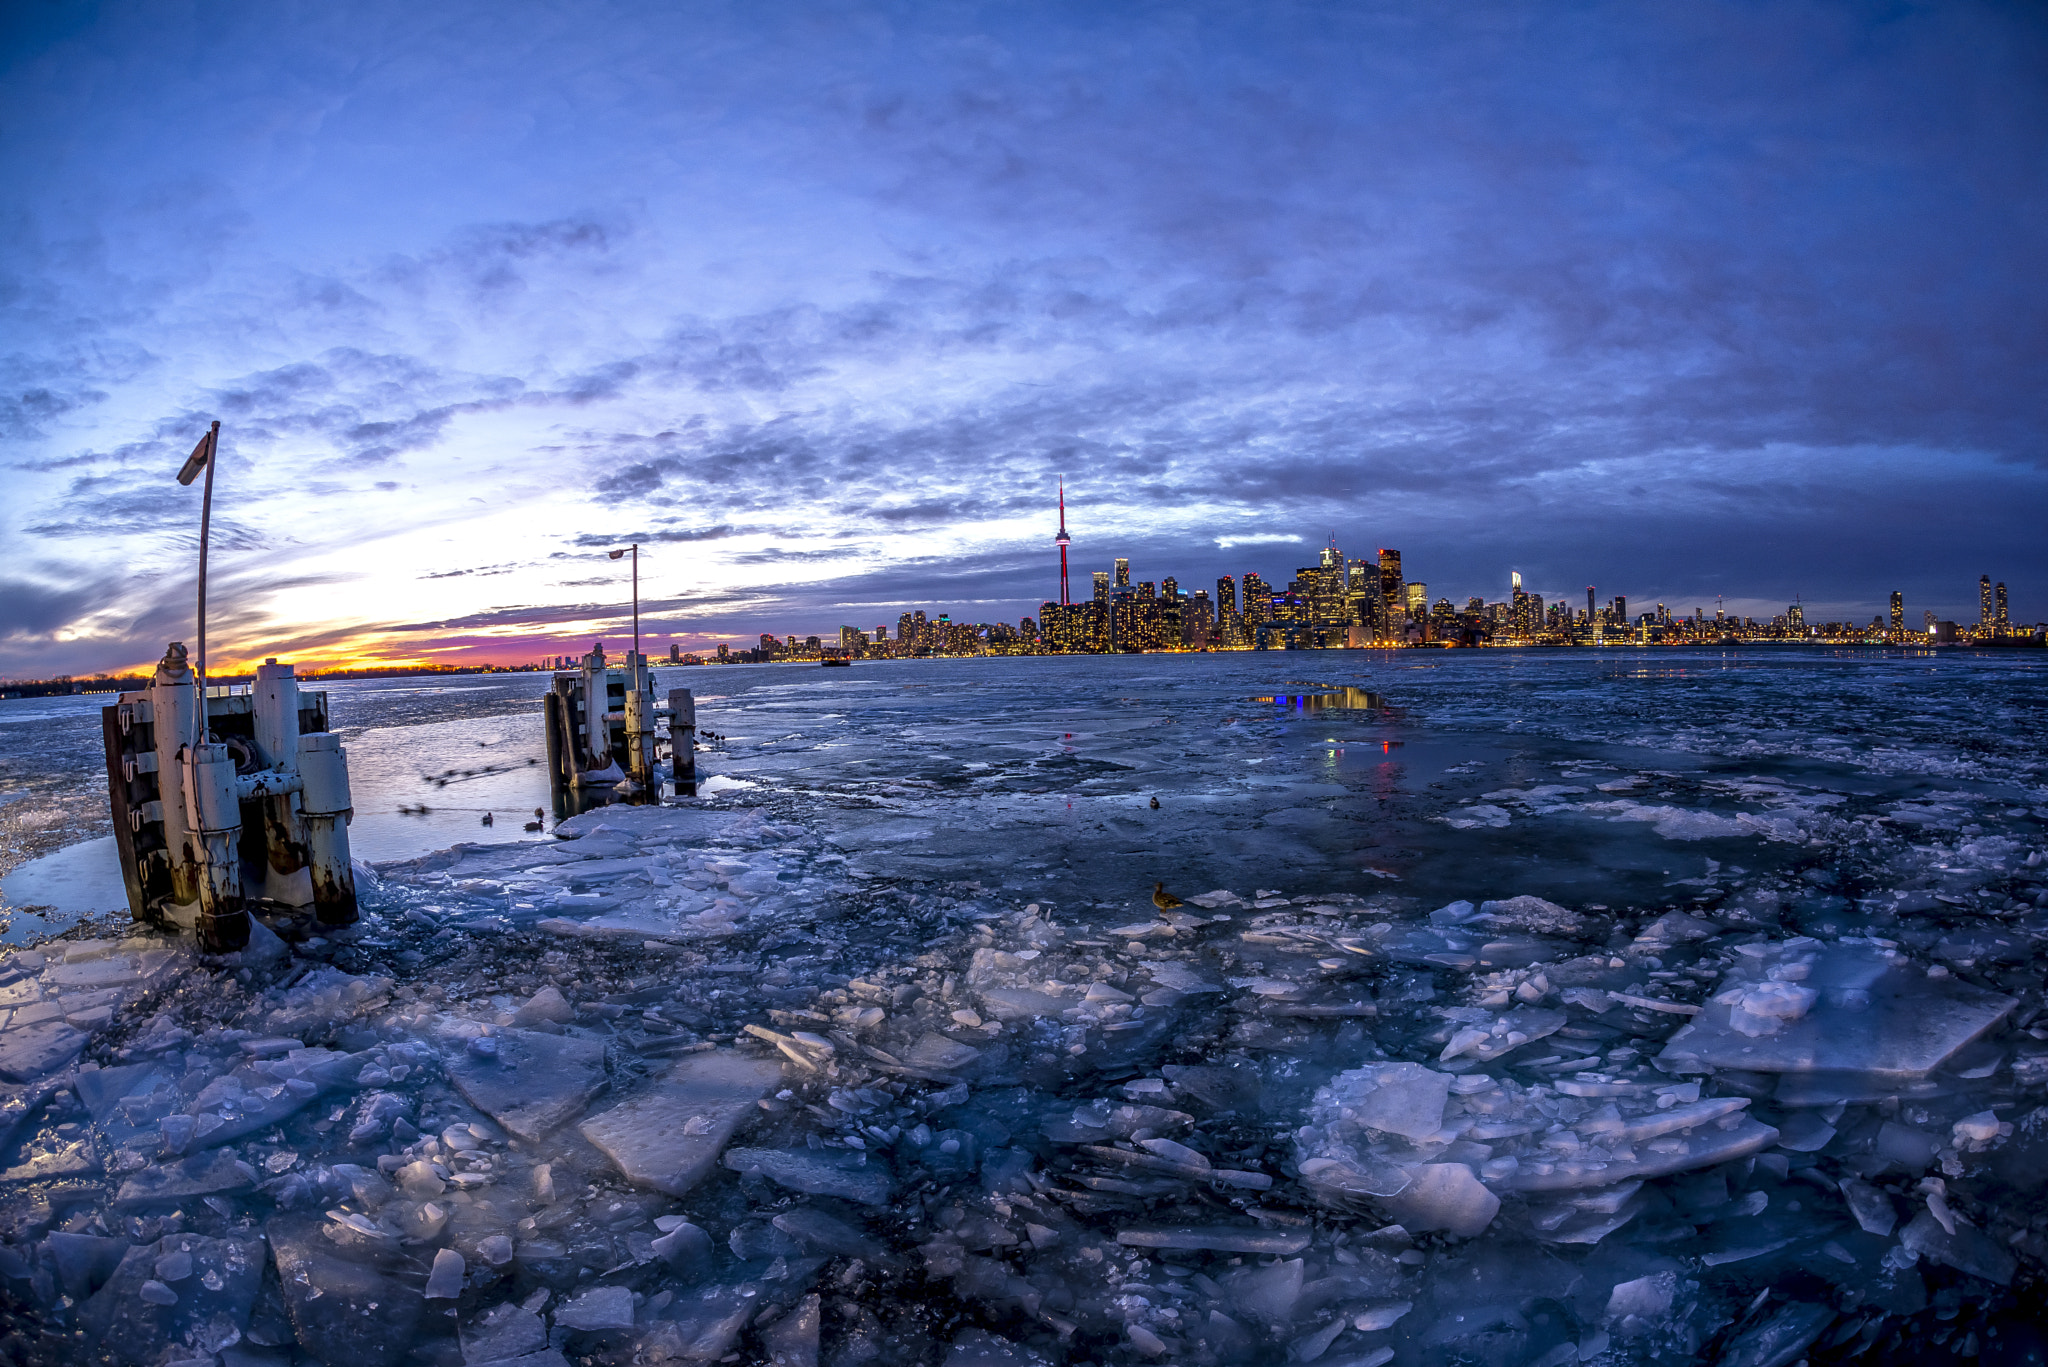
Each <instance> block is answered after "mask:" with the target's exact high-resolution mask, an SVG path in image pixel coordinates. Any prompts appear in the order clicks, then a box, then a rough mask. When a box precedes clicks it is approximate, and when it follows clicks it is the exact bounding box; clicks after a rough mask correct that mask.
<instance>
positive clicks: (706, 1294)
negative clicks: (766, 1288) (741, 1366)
mask: <svg viewBox="0 0 2048 1367" xmlns="http://www.w3.org/2000/svg"><path fill="white" fill-rule="evenodd" d="M760 1289H761V1288H760V1285H759V1284H758V1283H743V1284H741V1285H738V1286H708V1287H705V1288H703V1289H702V1290H700V1291H693V1292H691V1293H690V1294H689V1295H687V1296H684V1297H680V1298H678V1299H677V1301H676V1302H675V1306H674V1313H675V1318H674V1319H672V1320H667V1321H664V1322H662V1323H660V1324H657V1325H655V1326H654V1328H653V1329H652V1330H651V1331H649V1333H648V1334H647V1336H646V1337H645V1338H644V1339H642V1340H641V1346H640V1353H641V1358H642V1359H643V1360H644V1361H646V1362H649V1363H665V1362H700V1363H701V1362H717V1361H718V1360H719V1359H721V1358H723V1357H724V1356H725V1355H726V1354H728V1353H730V1352H731V1351H732V1348H733V1345H734V1344H735V1343H736V1342H737V1341H738V1340H739V1336H740V1331H741V1330H742V1329H744V1328H745V1327H746V1324H747V1321H748V1320H749V1319H751V1318H752V1317H753V1316H755V1315H757V1314H759V1313H760V1311H761V1302H760V1300H759V1299H757V1297H758V1296H759V1293H760Z"/></svg>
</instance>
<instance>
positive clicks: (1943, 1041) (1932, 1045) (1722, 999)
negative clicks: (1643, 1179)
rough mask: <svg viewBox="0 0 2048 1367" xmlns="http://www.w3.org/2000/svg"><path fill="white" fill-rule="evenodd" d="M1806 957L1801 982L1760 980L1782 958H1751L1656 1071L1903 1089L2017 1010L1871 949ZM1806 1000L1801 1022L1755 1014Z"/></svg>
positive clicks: (1837, 948) (1834, 949) (1830, 950)
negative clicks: (1811, 1077)
mask: <svg viewBox="0 0 2048 1367" xmlns="http://www.w3.org/2000/svg"><path fill="white" fill-rule="evenodd" d="M1807 943H1808V944H1811V942H1810V941H1809V942H1807ZM1808 953H1811V954H1812V955H1813V957H1812V964H1811V969H1812V971H1811V974H1810V976H1808V977H1807V978H1805V979H1804V980H1803V981H1785V980H1782V979H1778V978H1772V977H1769V976H1767V974H1768V972H1769V971H1770V969H1772V968H1780V969H1782V967H1783V966H1784V964H1783V962H1782V961H1783V960H1784V959H1785V958H1786V957H1787V956H1786V955H1785V954H1784V953H1783V952H1782V951H1780V952H1779V953H1776V954H1772V953H1768V952H1767V953H1765V954H1763V955H1757V956H1751V957H1752V958H1753V959H1755V960H1757V962H1756V963H1754V964H1751V965H1746V966H1743V967H1742V968H1741V969H1740V970H1739V971H1740V972H1742V973H1743V974H1744V979H1745V980H1741V981H1737V982H1731V983H1730V985H1729V988H1728V990H1726V991H1724V992H1721V993H1719V994H1717V995H1716V996H1715V997H1714V998H1712V999H1711V1000H1710V1001H1708V1002H1707V1003H1706V1006H1705V1008H1704V1009H1703V1010H1702V1011H1701V1012H1700V1014H1699V1015H1698V1016H1696V1017H1694V1018H1693V1020H1692V1022H1691V1023H1690V1024H1688V1025H1686V1026H1684V1027H1683V1028H1681V1029H1680V1030H1679V1031H1678V1033H1676V1034H1674V1035H1673V1036H1672V1037H1671V1040H1670V1042H1669V1043H1668V1044H1666V1045H1665V1047H1664V1051H1663V1053H1662V1054H1661V1055H1660V1062H1661V1063H1662V1064H1663V1065H1664V1066H1665V1067H1666V1068H1669V1069H1678V1070H1686V1071H1711V1070H1715V1069H1721V1068H1734V1069H1743V1070H1747V1071H1752V1072H1765V1073H1809V1072H1815V1071H1826V1072H1835V1073H1845V1074H1863V1075H1866V1076H1869V1077H1871V1078H1874V1079H1879V1080H1884V1081H1891V1082H1897V1081H1905V1080H1908V1079H1911V1078H1916V1077H1920V1076H1924V1075H1925V1074H1927V1073H1929V1072H1931V1071H1933V1070H1934V1069H1935V1068H1938V1067H1940V1066H1941V1064H1942V1063H1943V1062H1944V1061H1945V1060H1947V1059H1948V1058H1950V1057H1951V1056H1953V1055H1954V1054H1955V1053H1957V1052H1958V1051H1959V1050H1961V1049H1962V1048H1963V1047H1964V1046H1966V1045H1968V1044H1970V1043H1971V1042H1972V1041H1974V1040H1976V1039H1978V1038H1979V1037H1980V1036H1982V1035H1983V1034H1985V1033H1986V1032H1987V1031H1989V1030H1990V1029H1991V1028H1992V1027H1993V1026H1995V1025H1997V1024H1998V1022H1999V1021H2001V1020H2003V1019H2004V1018H2005V1016H2006V1014H2007V1013H2008V1012H2010V1011H2011V1010H2012V1008H2013V1005H2014V1003H2013V999H2012V998H2010V997H2006V996H2001V995H1999V994H1998V993H1995V992H1987V991H1985V990H1983V989H1982V988H1976V987H1971V986H1969V985H1968V984H1966V983H1961V982H1958V981H1956V980H1955V979H1953V978H1945V979H1930V978H1928V977H1926V976H1925V975H1924V974H1921V973H1919V972H1917V971H1914V970H1913V969H1912V967H1911V965H1910V964H1903V965H1894V964H1893V963H1892V962H1891V961H1890V960H1889V958H1888V957H1887V956H1886V954H1885V952H1884V951H1883V950H1882V949H1880V948H1877V947H1874V946H1860V945H1855V946H1852V945H1830V946H1826V947H1824V948H1823V949H1822V950H1820V951H1818V952H1814V951H1808ZM1773 960H1777V961H1779V962H1772V961H1773ZM1807 993H1811V994H1812V998H1811V1000H1810V1001H1808V1002H1807V1004H1806V1006H1805V1008H1804V1011H1803V1014H1798V1015H1789V1014H1778V1015H1771V1014H1768V1011H1759V1010H1758V1009H1756V1008H1758V1007H1765V1008H1771V1009H1778V1010H1781V1011H1784V1010H1789V1009H1790V1008H1791V1007H1792V1006H1793V1005H1794V1003H1795V1000H1802V999H1804V995H1805V994H1807ZM1738 1010H1740V1012H1741V1013H1742V1014H1741V1015H1739V1016H1738V1015H1737V1014H1736V1013H1737V1011H1738ZM1767 1026H1768V1027H1771V1028H1769V1029H1768V1030H1764V1031H1763V1032H1761V1033H1753V1031H1758V1030H1760V1029H1762V1028H1763V1027H1767Z"/></svg>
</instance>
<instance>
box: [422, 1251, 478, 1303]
mask: <svg viewBox="0 0 2048 1367" xmlns="http://www.w3.org/2000/svg"><path fill="white" fill-rule="evenodd" d="M467 1270H468V1269H467V1268H466V1267H465V1266H464V1265H463V1261H462V1255H461V1254H460V1253H457V1252H456V1251H455V1250H454V1249H452V1248H444V1249H442V1250H441V1251H440V1252H439V1253H436V1254H435V1255H434V1268H433V1271H431V1272H429V1273H428V1274H427V1290H426V1297H427V1299H428V1300H430V1301H452V1300H454V1299H456V1298H457V1297H458V1296H460V1295H461V1294H462V1274H463V1273H464V1272H465V1271H467Z"/></svg>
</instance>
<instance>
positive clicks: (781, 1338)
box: [761, 1295, 824, 1367]
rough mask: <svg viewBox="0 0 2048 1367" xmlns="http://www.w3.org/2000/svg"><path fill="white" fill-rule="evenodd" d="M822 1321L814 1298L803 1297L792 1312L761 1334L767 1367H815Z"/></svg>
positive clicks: (818, 1303) (814, 1296) (818, 1301)
mask: <svg viewBox="0 0 2048 1367" xmlns="http://www.w3.org/2000/svg"><path fill="white" fill-rule="evenodd" d="M823 1318H824V1312H823V1304H822V1302H821V1301H820V1299H819V1298H818V1297H817V1296H816V1295H809V1296H805V1297H804V1298H803V1299H802V1300H800V1301H798V1302H797V1304H796V1308H795V1309H793V1310H791V1311H790V1312H789V1313H788V1314H786V1315H784V1316H783V1317H782V1318H781V1319H779V1320H777V1321H775V1323H773V1324H771V1325H769V1326H768V1327H767V1329H765V1330H763V1331H762V1333H761V1346H762V1347H764V1348H766V1349H767V1350H768V1367H818V1329H819V1326H820V1324H821V1322H822V1320H823Z"/></svg>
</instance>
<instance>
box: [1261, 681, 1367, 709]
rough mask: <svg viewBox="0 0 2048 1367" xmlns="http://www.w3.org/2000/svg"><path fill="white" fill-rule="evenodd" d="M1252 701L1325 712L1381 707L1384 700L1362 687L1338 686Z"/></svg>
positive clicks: (1282, 694)
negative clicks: (1314, 691)
mask: <svg viewBox="0 0 2048 1367" xmlns="http://www.w3.org/2000/svg"><path fill="white" fill-rule="evenodd" d="M1252 701H1253V702H1263V703H1271V704H1272V705H1273V706H1274V707H1276V708H1285V709H1288V710H1290V711H1294V712H1327V711H1330V710H1332V709H1364V708H1370V707H1383V706H1385V704H1386V700H1385V699H1384V698H1382V697H1380V695H1379V694H1377V693H1373V692H1370V691H1368V690H1366V689H1363V688H1351V687H1338V688H1336V689H1334V690H1333V691H1331V692H1328V693H1274V694H1270V695H1267V696H1265V697H1256V698H1253V699H1252Z"/></svg>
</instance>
